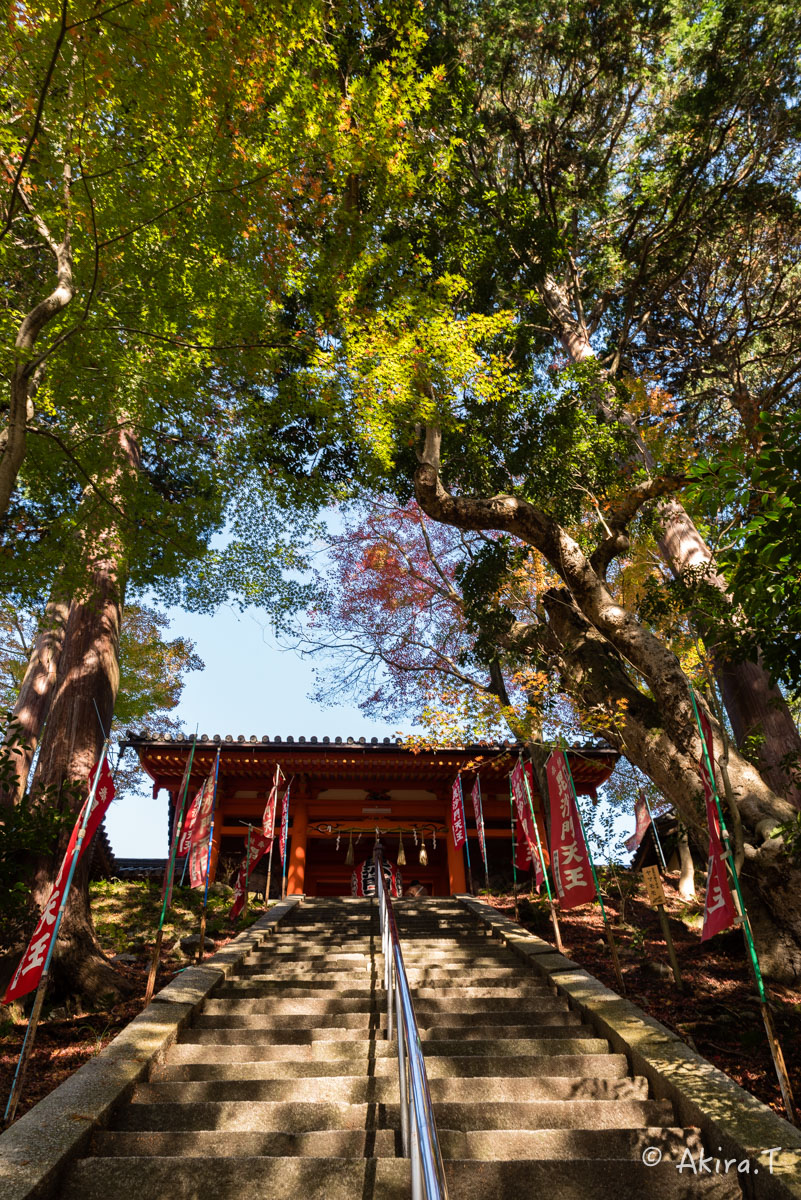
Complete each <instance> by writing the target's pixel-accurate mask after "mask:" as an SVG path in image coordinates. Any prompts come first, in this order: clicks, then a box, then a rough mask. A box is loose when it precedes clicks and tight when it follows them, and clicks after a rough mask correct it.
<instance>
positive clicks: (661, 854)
mask: <svg viewBox="0 0 801 1200" xmlns="http://www.w3.org/2000/svg"><path fill="white" fill-rule="evenodd" d="M641 795H642V798H643V800H644V801H645V807H646V808H647V809H648V816H649V818H650V821H651V828H652V829H653V831H654V841H655V842H656V848H657V850H658V851H659V857H660V858H661V860H662V870H663V871H664V872H665V874H666V875H667V863H666V862H665V852H664V851H663V849H662V843H661V842H660V840H659V830H658V829H657V827H656V822H655V821H654V814H653V813H652V812H651V805H650V804H649V803H648V797H647V796H646V794H645V792H641Z"/></svg>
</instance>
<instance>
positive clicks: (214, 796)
mask: <svg viewBox="0 0 801 1200" xmlns="http://www.w3.org/2000/svg"><path fill="white" fill-rule="evenodd" d="M219 774H220V751H219V749H218V750H217V758H216V761H215V763H214V792H213V794H212V797H211V825H210V826H209V845H208V849H207V851H206V886H205V888H204V890H203V913H202V915H201V917H200V945H199V946H198V948H197V961H198V962H199V963H202V962H203V948H204V946H205V943H206V907H207V905H208V902H209V875H210V874H211V847H212V843H213V841H214V816H215V811H216V808H217V780H218V778H219Z"/></svg>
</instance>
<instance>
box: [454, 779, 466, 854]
mask: <svg viewBox="0 0 801 1200" xmlns="http://www.w3.org/2000/svg"><path fill="white" fill-rule="evenodd" d="M451 833H452V834H453V844H454V846H455V847H456V849H457V850H461V848H462V846H463V845H464V844H465V842H466V841H467V835H466V833H465V827H464V802H463V800H462V780H461V776H459V775H457V776H456V778H455V779H454V781H453V787H452V789H451Z"/></svg>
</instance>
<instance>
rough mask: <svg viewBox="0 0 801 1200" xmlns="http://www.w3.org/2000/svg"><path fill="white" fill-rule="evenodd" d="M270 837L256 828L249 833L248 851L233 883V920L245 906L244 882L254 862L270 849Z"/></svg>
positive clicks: (231, 914)
mask: <svg viewBox="0 0 801 1200" xmlns="http://www.w3.org/2000/svg"><path fill="white" fill-rule="evenodd" d="M272 840H273V839H272V838H271V837H270V838H267V837H265V836H264V834H263V833H259V832H258V831H257V830H256V831H253V832H252V833H251V835H250V853H249V854H246V855H245V857H244V858H243V860H242V866H241V867H240V868H239V873H238V875H237V877H236V883H235V884H234V902H233V904H232V905H231V912H230V917H231V920H232V921H235V920H236V919H237V917H238V916H239V914H240V913H241V911H242V909H243V908H244V907H245V884H246V883H247V880H248V877H249V876H250V875H252V874H253V868H254V867H255V866H256V863H257V862H258V861H259V859H261V858H263V856H264V855H265V854H266V853H267V851H268V850H269V849H270V843H271V842H272Z"/></svg>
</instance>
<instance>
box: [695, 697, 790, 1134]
mask: <svg viewBox="0 0 801 1200" xmlns="http://www.w3.org/2000/svg"><path fill="white" fill-rule="evenodd" d="M690 700H691V701H692V706H693V713H694V714H695V723H696V726H697V729H698V735H699V737H700V738H701V746H702V748H703V755H704V760H705V762H706V769H707V771H708V772H709V779H710V783H711V786H712V795H713V796H714V797H715V807H716V808H717V813H718V820H719V821H720V836H721V839H722V841H723V847H724V850H725V851H726V855H725V861H726V863H727V865H728V868H729V871H730V872H731V877H732V881H733V883H734V893H735V900H736V903H737V909H738V911H739V914H740V923H741V925H742V928H743V936H744V937H745V944H746V948H747V951H748V959H749V962H750V964H751V971H752V973H753V976H754V981H755V983H756V986H757V993H758V997H759V1008H760V1011H761V1013H762V1021H763V1024H764V1026H765V1033H766V1035H767V1039H768V1047H769V1048H770V1053H771V1058H772V1059H773V1066H774V1069H775V1071H776V1077H777V1079H778V1081H779V1090H780V1092H781V1094H782V1100H783V1101H784V1108H785V1111H786V1113H787V1119H788V1120H789V1121H791V1122H792V1123H793V1125H798V1124H799V1118H798V1112H797V1110H796V1107H795V1097H794V1096H793V1088H792V1084H791V1083H790V1076H789V1075H788V1073H787V1064H786V1063H785V1061H784V1053H783V1051H782V1047H781V1043H780V1041H779V1039H778V1036H777V1034H776V1029H775V1027H774V1025H773V1019H772V1017H771V1015H770V1011H769V1009H768V998H767V994H766V992H765V984H764V981H763V979H762V970H761V968H760V965H759V957H758V955H757V950H756V944H755V942H754V934H753V931H752V929H751V922H750V920H749V918H748V910H747V909H746V907H745V900H744V899H743V894H742V891H741V889H740V876H739V873H738V871H737V867H736V865H735V861H734V855H733V854H732V851H731V842H730V838H729V831H728V828H727V826H726V822H725V820H724V818H723V808H722V806H721V803H720V795H719V793H718V785H717V782H716V780H715V770H714V767H713V765H712V761H711V759H710V757H709V750H708V749H707V744H706V738H705V737H704V730H703V727H702V725H701V717H700V715H699V712H698V705H697V704H696V700H695V691H694V689H693V688H692V686H691V687H690Z"/></svg>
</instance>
